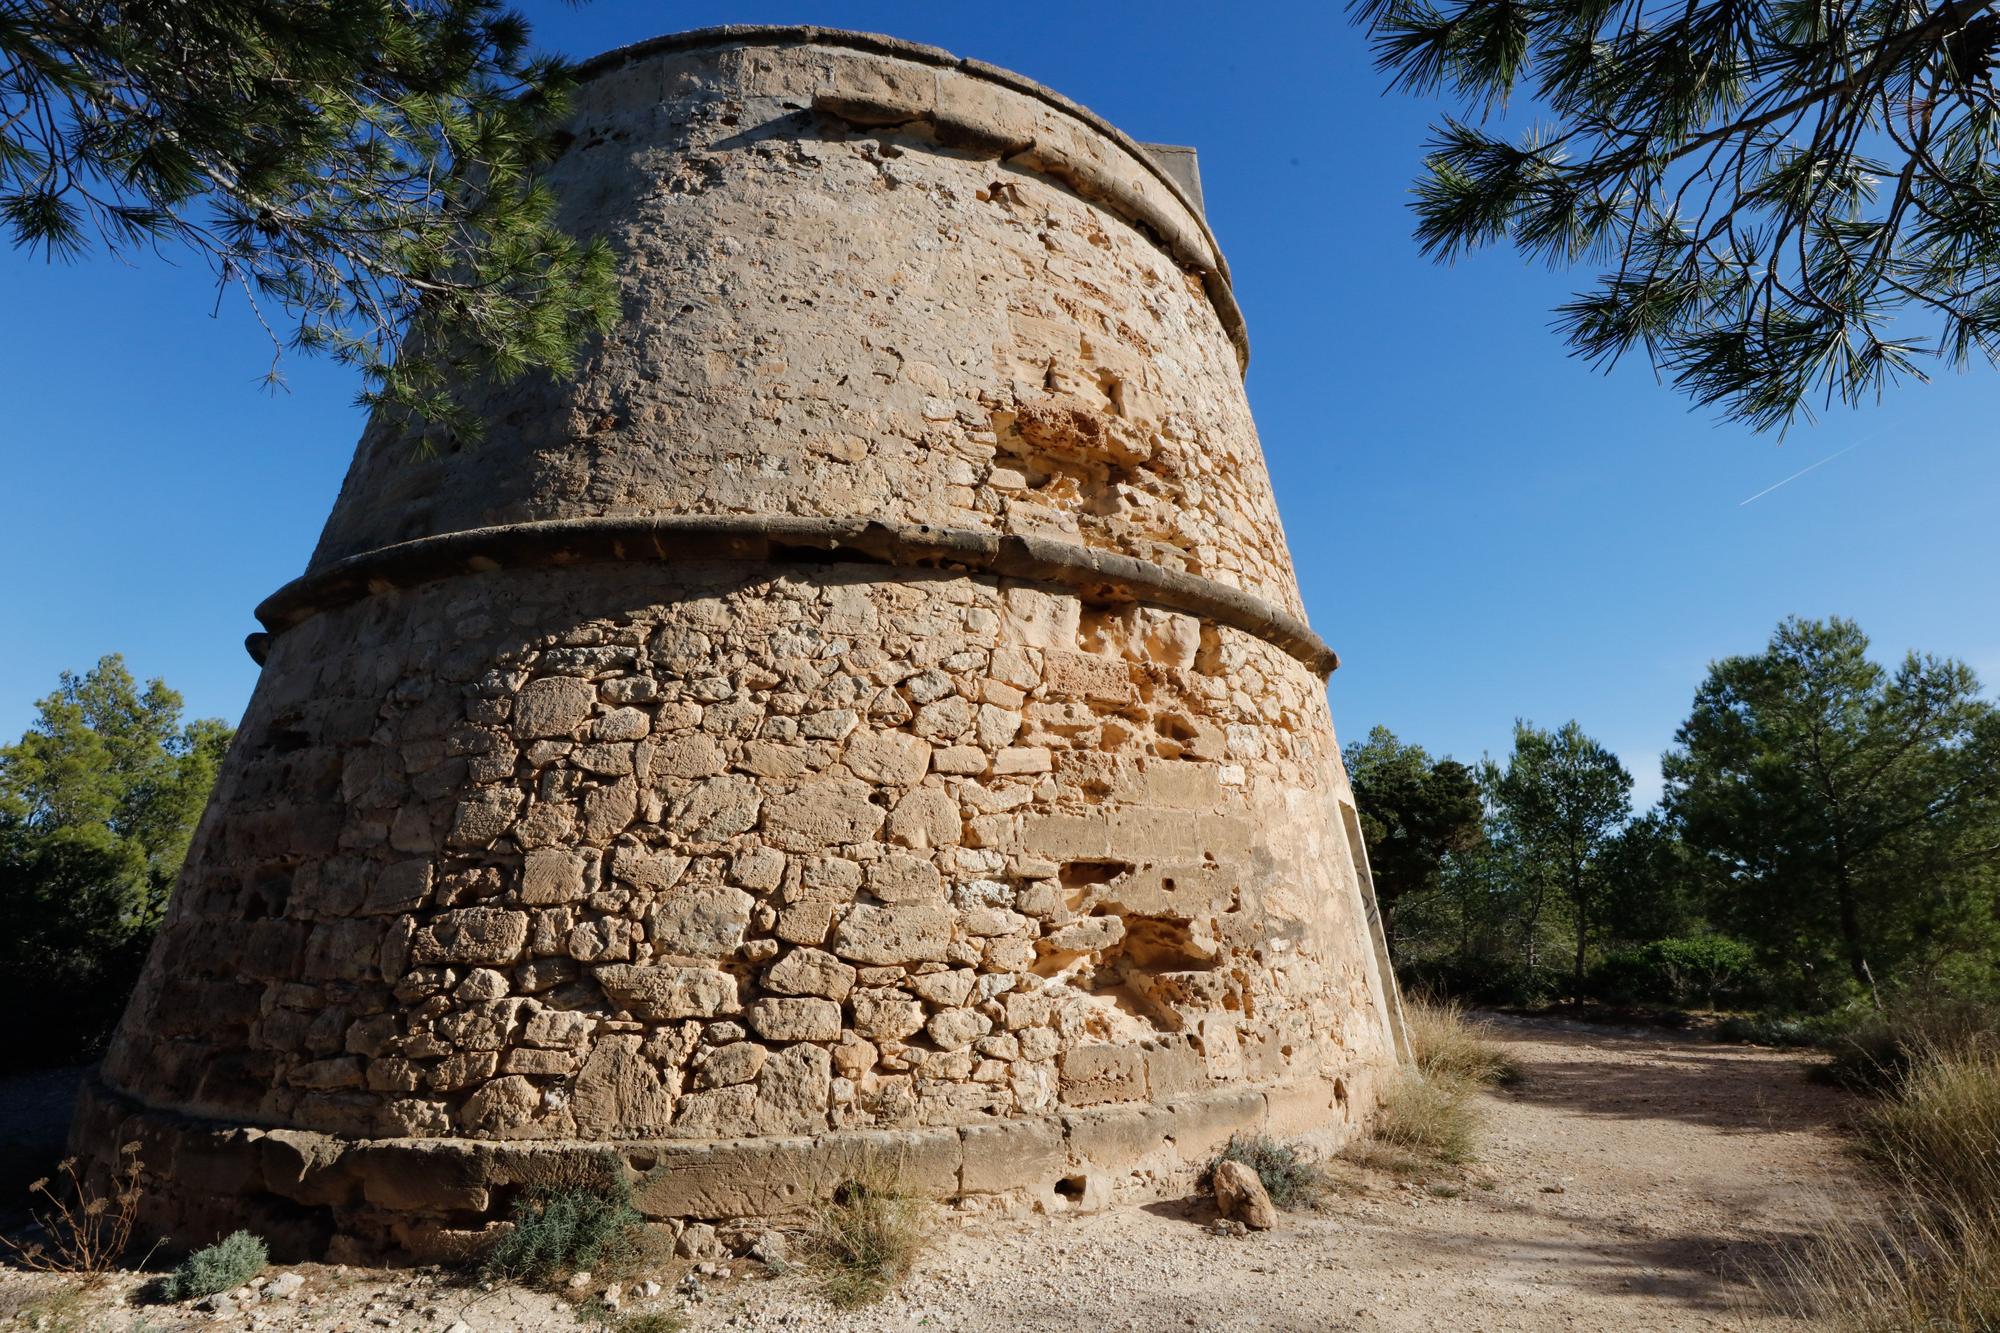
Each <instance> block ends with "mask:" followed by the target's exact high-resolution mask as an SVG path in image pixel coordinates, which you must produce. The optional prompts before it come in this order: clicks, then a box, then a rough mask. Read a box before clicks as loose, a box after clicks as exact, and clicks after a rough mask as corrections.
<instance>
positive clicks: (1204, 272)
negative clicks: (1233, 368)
mask: <svg viewBox="0 0 2000 1333" xmlns="http://www.w3.org/2000/svg"><path fill="white" fill-rule="evenodd" d="M732 46H825V47H838V48H843V49H846V50H850V51H858V52H862V53H864V54H867V55H876V56H885V57H888V58H890V59H893V60H904V61H909V62H911V63H912V64H918V65H928V66H931V67H933V68H937V69H942V70H949V71H953V72H956V73H958V74H962V75H965V76H966V77H968V78H972V79H978V80H982V81H984V82H986V83H991V84H997V85H998V86H1000V87H1003V88H1006V89H1008V90H1010V91H1012V92H1015V93H1019V94H1021V95H1023V96H1025V97H1028V98H1032V99H1033V100H1035V101H1038V102H1040V103H1042V104H1044V105H1046V106H1048V107H1050V108H1051V109H1053V110H1056V111H1059V112H1061V113H1062V114H1063V115H1065V116H1068V117H1070V118H1071V119H1073V120H1075V121H1077V122H1079V123H1081V124H1082V125H1084V126H1086V127H1087V128H1088V129H1089V130H1090V131H1091V132H1092V133H1094V134H1096V135H1098V136H1100V137H1102V138H1104V139H1106V140H1109V141H1110V142H1111V143H1112V144H1113V145H1115V146H1116V147H1117V148H1118V149H1119V150H1120V151H1122V152H1123V153H1124V154H1125V156H1127V157H1128V158H1130V159H1131V161H1132V162H1133V164H1134V165H1136V166H1137V167H1138V168H1139V169H1140V170H1141V171H1143V172H1145V173H1146V174H1147V175H1149V176H1151V177H1152V178H1153V179H1154V180H1155V181H1157V182H1158V183H1159V184H1160V185H1161V186H1162V187H1163V188H1164V189H1165V190H1166V192H1167V194H1168V195H1169V196H1171V198H1172V199H1173V200H1174V201H1175V202H1177V203H1178V204H1179V205H1180V207H1181V210H1182V211H1183V212H1184V213H1185V216H1184V217H1174V216H1169V215H1168V214H1169V213H1170V212H1171V211H1172V210H1171V209H1169V210H1165V211H1163V210H1162V209H1161V207H1160V206H1159V203H1158V202H1156V201H1155V200H1152V199H1148V198H1147V197H1146V196H1145V192H1144V191H1143V190H1138V189H1135V188H1133V187H1132V186H1131V185H1130V184H1127V183H1124V182H1121V181H1120V180H1119V178H1118V176H1117V174H1116V173H1115V172H1108V171H1106V170H1104V169H1103V167H1102V165H1101V164H1100V163H1099V162H1097V161H1094V160H1092V155H1091V154H1088V153H1085V154H1075V153H1069V152H1066V151H1065V150H1064V148H1063V146H1062V145H1061V144H1046V143H1037V142H1036V141H1035V138H1034V136H1033V135H1032V134H1028V133H1025V132H1024V129H1023V127H1022V126H1020V125H1009V124H1005V123H1002V122H1003V120H1004V116H1001V115H1000V114H999V112H998V108H996V107H994V106H992V105H990V104H987V103H982V102H977V101H975V102H972V103H971V104H969V105H964V106H959V105H954V104H953V99H950V98H948V97H945V96H943V95H940V97H939V98H938V99H937V100H935V101H933V102H930V103H928V104H925V103H919V102H907V101H904V100H902V99H899V98H896V97H893V96H890V97H884V96H882V95H881V90H872V91H871V92H868V93H863V94H861V95H859V96H848V95H844V94H843V91H842V90H839V89H833V90H829V91H828V92H826V93H823V94H821V95H819V96H817V97H815V98H814V101H813V109H814V110H815V111H820V112H823V113H825V114H828V115H832V116H834V117H836V118H839V119H843V120H847V121H849V122H851V123H854V124H857V125H863V126H881V127H883V128H892V127H898V126H903V125H911V124H917V125H923V126H927V127H928V128H929V130H930V131H931V132H932V133H933V134H935V135H936V137H937V139H938V141H939V142H940V143H943V144H945V145H947V146H949V147H953V148H959V149H963V150H966V151H969V152H973V153H976V154H979V155H982V156H991V157H994V158H996V159H997V160H999V161H1001V162H1004V163H1006V164H1007V165H1009V166H1014V167H1018V168H1020V169H1022V170H1025V171H1031V172H1033V173H1035V174H1037V175H1041V176H1046V177H1049V178H1050V179H1053V180H1055V181H1057V182H1058V183H1060V184H1061V185H1063V186H1065V187H1066V188H1068V189H1070V190H1072V191H1074V192H1075V193H1077V194H1078V195H1080V196H1082V197H1084V198H1086V199H1091V200H1093V201H1095V202H1097V203H1099V204H1102V205H1104V206H1105V207H1107V208H1109V209H1110V210H1111V211H1112V212H1114V213H1116V214H1118V215H1119V216H1120V217H1122V218H1124V219H1125V220H1126V221H1127V222H1128V223H1131V224H1132V225H1134V226H1135V227H1138V228H1139V229H1140V230H1142V231H1143V232H1145V233H1147V234H1148V235H1150V236H1151V237H1152V238H1153V240H1154V242H1155V243H1156V244H1158V245H1159V246H1160V247H1161V248H1162V249H1164V250H1165V251H1166V252H1167V253H1168V254H1169V255H1171V256H1172V257H1173V259H1174V261H1175V262H1176V263H1178V264H1180V265H1181V266H1182V267H1183V268H1186V269H1189V270H1192V271H1193V272H1195V273H1197V274H1198V275H1199V276H1200V278H1201V282H1202V287H1203V289H1204V290H1205V292H1206V293H1207V295H1208V299H1209V303H1210V304H1211V305H1213V306H1214V307H1215V311H1216V314H1217V316H1218V317H1219V318H1220V319H1221V321H1222V326H1223V329H1224V331H1225V332H1226V333H1227V334H1228V336H1229V341H1230V343H1231V344H1232V345H1233V346H1234V347H1235V350H1236V359H1237V364H1238V367H1239V369H1242V370H1248V369H1249V365H1250V335H1249V331H1248V329H1247V328H1246V326H1245V324H1244V320H1243V311H1242V308H1241V307H1240V306H1238V305H1237V303H1236V294H1235V292H1234V291H1233V290H1232V288H1231V284H1230V279H1229V264H1228V261H1227V260H1225V259H1224V258H1223V255H1222V247H1221V246H1220V245H1219V244H1217V243H1216V239H1215V233H1214V231H1213V230H1211V229H1210V228H1209V225H1208V219H1207V217H1206V216H1204V214H1203V212H1202V209H1201V207H1200V205H1198V204H1196V203H1195V201H1194V199H1193V198H1192V197H1191V196H1190V195H1189V194H1188V192H1187V191H1186V190H1185V189H1183V188H1182V186H1181V184H1180V182H1179V181H1177V180H1175V179H1174V178H1173V176H1172V175H1171V174H1170V173H1169V172H1168V171H1167V170H1166V169H1165V168H1164V167H1162V166H1161V165H1160V163H1159V160H1158V159H1157V158H1155V157H1153V155H1152V154H1150V153H1148V152H1147V151H1146V149H1145V147H1144V146H1143V145H1142V144H1140V143H1139V142H1138V141H1137V140H1136V139H1133V138H1132V137H1131V136H1130V135H1128V134H1126V133H1125V132H1124V131H1123V130H1120V129H1119V128H1118V127H1117V126H1115V125H1113V124H1111V122H1109V121H1107V120H1105V119H1104V118H1103V117H1102V116H1099V115H1098V114H1097V113H1095V112H1094V111H1091V110H1090V109H1089V108H1088V107H1085V106H1082V105H1079V104H1078V103H1076V102H1072V101H1071V100H1070V99H1069V98H1067V97H1064V96H1063V95H1062V94H1061V93H1058V92H1056V91H1054V90H1053V89H1050V88H1044V87H1043V86H1042V85H1041V84H1039V83H1036V82H1035V81H1034V80H1033V79H1028V78H1024V77H1022V76H1021V75H1019V74H1016V73H1014V72H1013V71H1012V70H1007V69H1002V68H1000V67H999V66H998V65H989V64H987V63H986V62H985V61H983V60H968V59H966V58H964V57H962V56H957V55H953V54H952V53H951V52H949V51H946V50H944V49H943V48H941V47H936V46H927V45H925V44H923V43H921V42H909V41H903V40H902V39H900V38H896V37H888V36H884V35H883V34H881V33H873V32H849V31H845V30H843V29H839V28H821V27H815V26H812V25H805V24H801V25H782V24H780V25H771V24H747V23H746V24H725V25H722V26H720V27H712V28H696V29H693V30H691V31H688V32H676V33H668V34H667V35H665V36H662V37H654V38H651V39H649V40H647V41H643V42H634V43H633V44H632V45H630V46H621V47H619V48H617V49H616V50H612V51H606V52H604V53H603V54H602V55H599V56H594V57H592V58H591V59H589V60H586V61H584V62H582V63H581V64H579V65H577V66H576V67H575V68H574V69H573V70H572V71H571V72H572V73H573V74H574V75H575V76H576V77H577V78H578V79H580V80H589V79H593V78H596V77H598V76H600V75H604V74H608V73H610V72H611V71H613V70H616V69H621V68H623V67H624V66H626V65H629V64H631V63H632V62H633V61H635V60H642V59H644V58H646V57H647V56H652V55H661V54H667V53H671V52H675V51H692V50H700V49H702V48H704V47H732Z"/></svg>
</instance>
